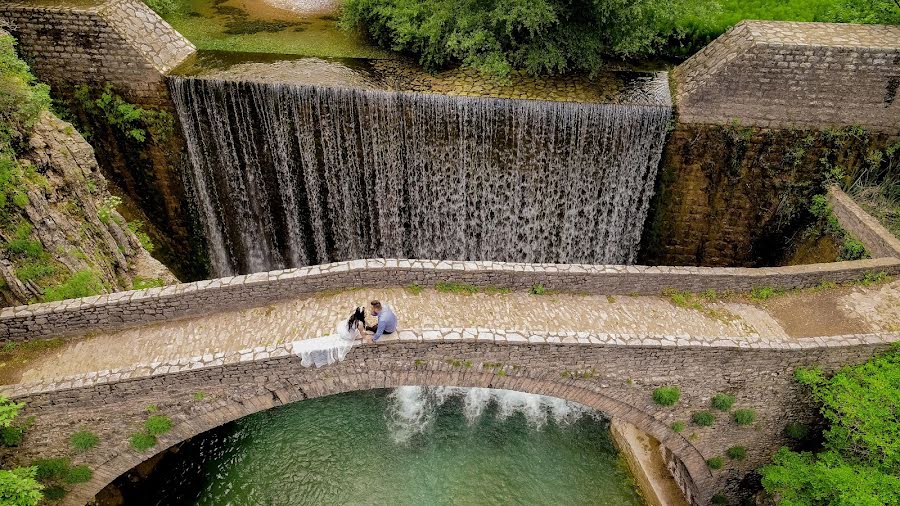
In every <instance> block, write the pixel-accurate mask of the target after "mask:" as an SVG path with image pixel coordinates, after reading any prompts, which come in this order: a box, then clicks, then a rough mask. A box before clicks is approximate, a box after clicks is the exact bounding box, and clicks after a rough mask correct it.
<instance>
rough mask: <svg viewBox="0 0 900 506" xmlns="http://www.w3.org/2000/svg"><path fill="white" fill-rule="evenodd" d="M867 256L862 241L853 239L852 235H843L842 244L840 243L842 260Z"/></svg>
mask: <svg viewBox="0 0 900 506" xmlns="http://www.w3.org/2000/svg"><path fill="white" fill-rule="evenodd" d="M867 256H868V252H866V247H865V246H864V245H863V243H861V242H859V241H857V240H856V239H853V238H852V237H845V238H844V244H842V245H841V258H842V259H844V260H859V259H860V258H865V257H867Z"/></svg>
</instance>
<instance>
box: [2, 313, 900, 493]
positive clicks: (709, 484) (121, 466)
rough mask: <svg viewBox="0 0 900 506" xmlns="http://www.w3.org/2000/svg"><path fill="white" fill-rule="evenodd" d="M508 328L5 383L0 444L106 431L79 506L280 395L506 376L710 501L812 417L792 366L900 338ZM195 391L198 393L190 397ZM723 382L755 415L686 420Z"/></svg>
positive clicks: (856, 356) (46, 448)
mask: <svg viewBox="0 0 900 506" xmlns="http://www.w3.org/2000/svg"><path fill="white" fill-rule="evenodd" d="M513 337H514V336H509V335H504V334H496V333H494V332H492V331H490V330H487V329H481V332H480V333H479V334H478V335H477V336H470V337H465V336H460V335H458V334H457V335H453V333H452V332H449V333H445V334H441V333H435V334H434V335H417V334H415V333H412V332H404V333H401V335H400V336H399V337H398V339H396V340H394V341H391V342H386V343H382V344H378V345H361V346H358V347H356V348H354V349H353V350H352V351H351V352H350V354H349V355H348V357H347V359H346V360H345V361H344V362H341V363H338V364H334V365H332V366H327V367H323V368H321V369H316V368H310V369H307V368H303V367H302V366H301V365H300V361H299V358H298V357H296V356H294V355H293V345H292V343H288V344H284V345H273V346H270V347H259V348H257V349H248V350H241V351H238V352H230V353H217V354H210V355H209V356H208V357H198V358H197V359H196V360H192V359H183V360H180V361H177V362H173V363H165V364H149V365H146V366H139V367H135V368H129V369H124V370H106V371H98V372H94V373H90V374H87V375H84V376H83V377H81V378H78V379H74V380H68V381H65V382H60V383H58V384H56V385H52V386H51V385H44V386H43V387H41V388H34V389H30V390H23V389H22V387H15V386H14V387H5V388H4V389H3V390H2V392H3V393H4V394H5V395H10V396H12V397H13V398H15V399H16V400H19V401H24V402H26V407H25V409H24V412H23V414H24V415H25V416H35V423H34V426H33V427H32V428H31V429H30V430H29V432H28V433H27V435H26V439H25V441H24V442H23V444H22V446H21V447H20V448H18V449H17V451H16V452H15V453H14V454H10V453H7V454H6V455H5V457H6V458H7V459H12V460H17V461H19V462H22V463H27V462H28V461H29V460H30V459H33V458H35V457H37V456H53V455H59V454H65V453H67V452H68V450H67V448H68V445H67V440H68V438H69V437H70V436H71V434H72V433H73V432H75V431H77V430H79V428H80V427H85V426H87V427H91V430H93V431H95V432H97V433H98V435H99V436H100V440H101V443H100V445H99V446H98V447H96V448H95V449H93V450H91V451H89V452H86V453H83V454H79V455H78V456H76V457H75V461H76V462H78V463H86V464H88V465H89V466H91V467H92V468H93V469H94V478H93V479H92V480H91V481H90V482H89V483H86V484H83V485H78V486H75V487H74V489H73V491H72V492H71V493H70V494H69V496H68V497H67V498H66V500H65V502H64V504H70V505H81V504H84V503H85V502H86V501H87V500H89V499H90V498H91V497H92V496H93V495H94V494H96V493H97V492H98V491H99V490H100V489H101V488H103V487H104V486H105V485H106V484H108V483H109V482H111V481H112V480H113V479H115V478H116V477H117V476H118V475H120V474H121V473H123V472H124V471H126V470H128V469H130V468H132V467H134V466H135V465H137V464H138V463H140V462H142V461H143V460H146V459H147V458H149V457H150V456H152V454H154V453H155V452H157V451H159V450H161V449H164V448H166V447H168V446H170V445H172V444H176V443H178V442H180V441H182V440H184V439H186V438H189V437H192V436H194V435H196V434H199V433H202V432H204V431H206V430H209V429H211V428H214V427H216V426H219V425H221V424H223V423H226V422H228V421H231V420H235V419H237V418H240V417H243V416H246V415H248V414H251V413H254V412H257V411H261V410H265V409H269V408H272V407H275V406H278V405H283V404H288V403H291V402H296V401H300V400H303V399H308V398H312V397H317V396H323V395H330V394H334V393H339V392H345V391H354V390H365V389H372V388H390V387H396V386H401V385H446V386H462V387H489V388H504V389H511V390H519V391H524V392H529V393H535V394H541V395H550V396H554V397H558V398H562V399H566V400H571V401H575V402H579V403H582V404H584V405H586V406H589V407H592V408H594V409H597V410H599V411H602V412H604V413H606V414H607V415H608V416H610V417H611V418H614V419H621V420H624V421H627V422H628V423H631V424H633V425H635V426H636V427H638V428H639V429H641V430H642V431H645V432H647V433H648V434H650V435H652V436H653V437H655V438H656V439H658V440H659V441H660V442H661V443H662V445H664V446H665V447H666V448H667V451H668V452H671V454H672V455H673V456H674V459H675V461H674V462H673V465H675V467H678V468H680V469H682V476H681V478H682V479H683V484H684V486H685V492H686V495H687V496H688V497H689V499H690V500H691V502H692V503H693V504H708V503H709V499H710V498H711V496H712V495H713V494H715V493H719V492H725V493H727V494H728V495H731V496H732V497H738V496H739V495H740V490H741V488H742V485H741V482H742V480H743V479H744V476H745V475H746V473H748V472H750V471H752V470H753V469H755V468H756V467H757V466H759V465H761V464H763V463H765V462H766V461H767V459H768V458H769V455H771V453H772V452H773V451H775V450H776V449H777V448H778V447H779V446H781V445H783V444H785V443H786V441H785V439H784V436H783V435H782V434H783V429H784V426H785V424H787V423H789V422H791V421H799V422H802V423H808V422H810V421H811V420H812V419H813V417H814V415H815V408H814V406H812V405H810V404H809V396H808V395H806V394H805V393H804V392H803V390H802V388H801V387H800V386H799V385H798V384H797V383H796V382H794V381H793V380H792V372H793V370H794V369H795V368H796V367H799V366H812V365H816V366H821V367H823V368H824V369H825V370H826V371H832V370H834V369H835V368H836V367H838V366H840V365H845V364H854V363H860V362H862V361H864V360H866V359H867V358H868V357H870V356H871V355H872V354H873V353H876V352H879V351H883V350H885V349H887V347H888V346H889V345H888V344H886V343H887V342H889V341H896V340H898V339H900V334H898V333H893V334H890V333H888V334H884V335H880V336H879V335H859V336H843V337H841V338H834V339H828V340H825V341H823V342H821V343H820V342H819V341H814V340H807V341H808V342H804V344H799V345H798V347H797V348H796V349H786V348H785V349H772V348H769V349H766V348H761V349H747V348H741V347H735V346H731V347H729V346H716V345H710V346H681V345H675V344H673V345H664V344H659V345H639V344H633V345H628V344H601V342H600V341H594V340H592V339H590V338H587V337H585V338H581V337H572V338H571V340H568V341H563V342H548V341H546V340H538V341H535V340H532V339H531V338H530V336H529V335H527V334H526V335H518V337H515V338H513ZM822 343H824V344H822ZM849 343H857V344H855V345H853V346H849V345H848V344H849ZM662 385H677V386H679V388H680V389H681V392H682V397H681V400H680V401H679V402H678V404H676V405H675V406H674V407H671V408H665V407H661V406H658V405H656V404H655V403H654V402H653V400H652V392H653V390H654V389H655V388H656V387H659V386H662ZM197 392H202V393H203V394H204V395H203V396H196V395H195V394H196V393H197ZM720 392H728V393H732V394H734V395H736V397H737V404H736V406H735V409H738V408H743V409H753V410H754V411H755V412H756V421H755V422H754V423H753V424H751V425H749V426H740V425H737V424H736V423H735V422H734V421H733V419H732V416H731V414H730V413H723V412H715V414H716V421H715V423H714V424H713V425H712V426H711V427H700V426H697V425H695V424H692V423H690V419H691V415H692V414H693V413H694V412H696V411H701V410H710V409H711V408H710V406H709V402H710V399H711V397H712V396H713V395H715V394H716V393H720ZM199 397H202V399H201V400H198V398H199ZM149 404H155V405H157V406H158V408H159V411H160V412H161V413H163V414H166V415H167V416H169V417H171V418H172V420H173V421H174V429H173V431H172V432H171V433H169V434H166V435H164V436H162V437H161V438H160V444H159V445H157V447H156V448H155V449H153V450H149V451H147V452H136V451H134V450H133V449H131V448H130V447H129V445H128V438H129V436H130V434H131V433H133V432H135V431H138V430H140V427H141V424H142V422H143V420H144V419H146V416H147V413H146V407H147V406H148V405H149ZM675 421H682V422H687V430H685V431H684V432H682V433H676V432H674V431H672V430H671V428H670V427H671V424H672V423H673V422H675ZM735 445H741V446H745V447H746V448H748V450H749V455H748V458H747V459H745V460H743V461H727V463H726V466H725V468H724V469H722V470H719V471H711V470H710V469H709V468H708V467H707V465H706V460H707V459H710V458H712V457H716V456H721V455H723V454H724V452H725V450H726V449H727V448H729V447H731V446H735Z"/></svg>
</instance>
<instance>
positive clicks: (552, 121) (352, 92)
mask: <svg viewBox="0 0 900 506" xmlns="http://www.w3.org/2000/svg"><path fill="white" fill-rule="evenodd" d="M169 82H170V87H171V91H172V96H173V100H174V102H175V106H176V109H177V111H178V115H179V119H180V122H181V125H182V128H183V131H184V135H185V138H186V141H187V145H188V159H189V164H188V167H187V168H186V171H187V174H186V178H185V179H186V181H187V183H188V186H189V188H188V190H189V193H190V194H191V195H192V200H193V205H194V206H196V210H197V212H198V213H199V215H200V218H201V220H202V223H203V227H204V232H205V235H206V240H207V243H208V248H209V251H210V259H211V263H212V267H213V271H214V274H215V275H217V276H224V275H231V274H235V273H246V272H258V271H265V270H272V269H279V268H285V267H296V266H302V265H308V264H314V263H325V262H332V261H339V260H348V259H358V258H378V257H387V258H430V259H453V260H494V261H512V262H548V263H594V264H597V263H600V264H623V263H631V262H633V261H634V258H635V255H636V253H637V248H638V242H639V240H640V236H641V229H642V227H643V223H644V219H645V217H646V214H647V208H648V205H649V201H650V197H651V194H652V192H653V187H654V180H655V178H656V171H657V166H658V163H659V159H660V155H661V152H662V147H663V143H664V140H665V135H666V127H667V124H668V120H669V116H670V108H669V107H668V106H656V105H653V106H648V105H622V104H587V103H570V102H549V101H537V100H508V99H493V98H471V97H458V96H447V95H437V94H416V93H402V92H392V91H381V90H371V89H362V88H341V87H323V86H313V85H299V84H285V83H268V82H248V81H238V80H222V79H210V78H191V77H171V78H170V81H169Z"/></svg>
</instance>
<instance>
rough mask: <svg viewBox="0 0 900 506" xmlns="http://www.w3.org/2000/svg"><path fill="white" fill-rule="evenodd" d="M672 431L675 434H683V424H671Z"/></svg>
mask: <svg viewBox="0 0 900 506" xmlns="http://www.w3.org/2000/svg"><path fill="white" fill-rule="evenodd" d="M672 430H673V431H675V432H683V431H684V422H672Z"/></svg>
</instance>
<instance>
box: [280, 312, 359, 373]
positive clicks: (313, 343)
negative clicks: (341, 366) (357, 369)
mask: <svg viewBox="0 0 900 506" xmlns="http://www.w3.org/2000/svg"><path fill="white" fill-rule="evenodd" d="M359 338H360V335H359V329H357V328H355V327H354V328H353V329H348V328H347V320H342V321H340V322H338V323H337V326H336V327H335V330H334V333H333V334H329V335H327V336H323V337H317V338H314V339H304V340H302V341H294V344H293V349H292V351H293V353H294V355H297V356H298V357H300V364H301V365H303V367H310V366H313V365H314V366H316V367H322V366H325V365H329V364H333V363H335V362H340V361H341V360H344V357H345V356H347V353H348V352H349V351H350V348H353V343H354V342H355V341H356V340H357V339H359Z"/></svg>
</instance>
